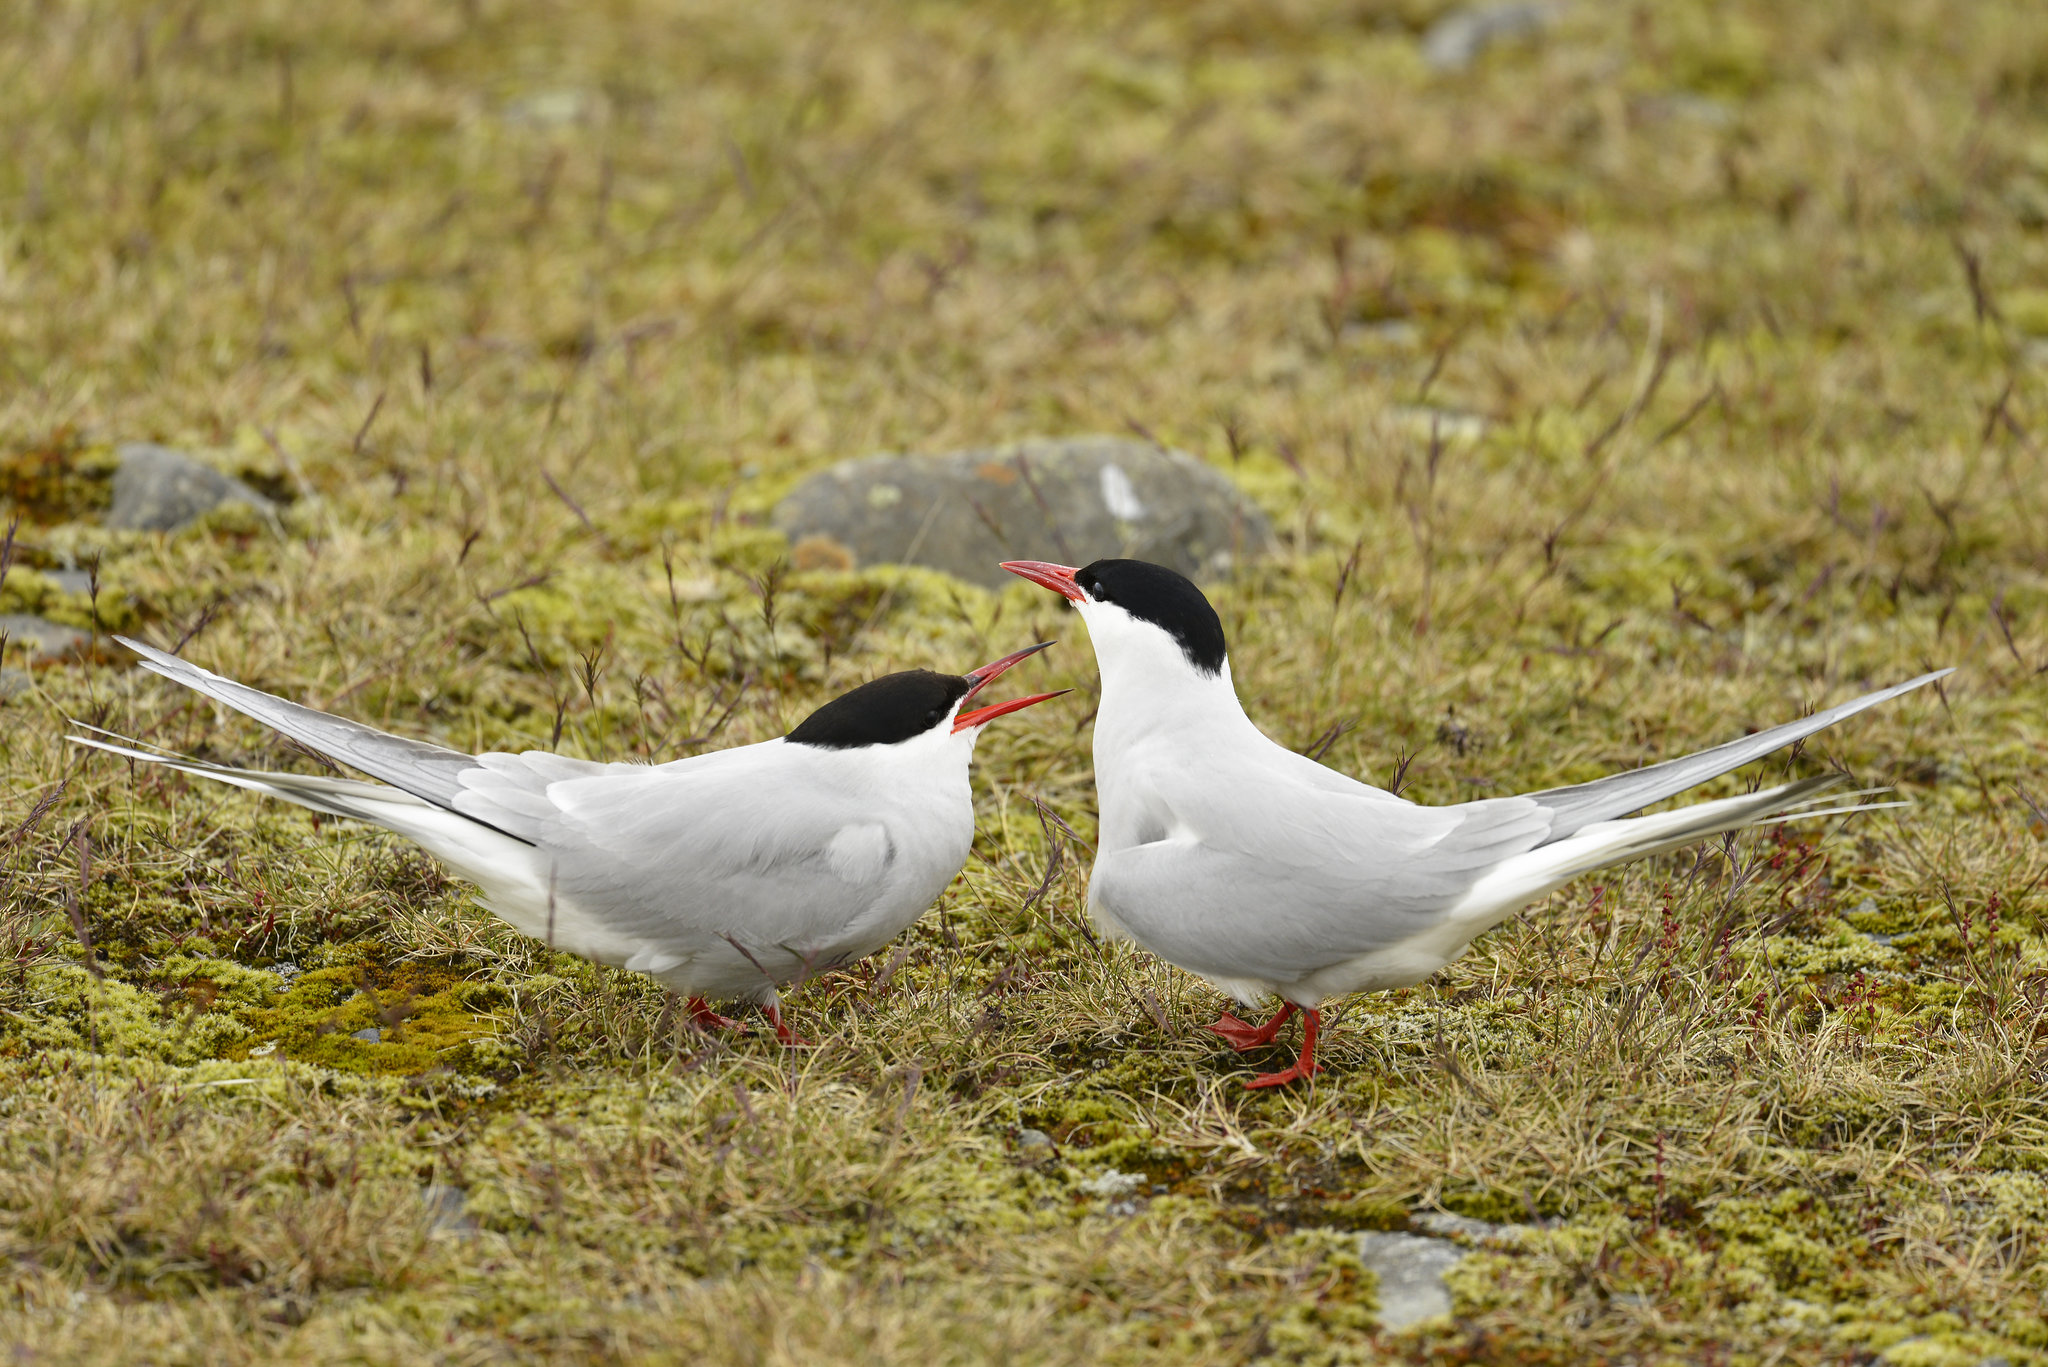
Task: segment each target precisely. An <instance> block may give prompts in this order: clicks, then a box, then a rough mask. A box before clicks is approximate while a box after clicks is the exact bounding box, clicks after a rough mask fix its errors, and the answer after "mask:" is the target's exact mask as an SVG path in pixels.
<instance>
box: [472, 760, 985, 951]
mask: <svg viewBox="0 0 2048 1367" xmlns="http://www.w3.org/2000/svg"><path fill="white" fill-rule="evenodd" d="M482 758H483V760H484V761H485V765H486V768H485V770H484V772H483V773H482V774H478V775H469V776H465V792H464V794H463V796H462V797H461V798H459V799H458V803H457V810H459V811H461V812H463V813H464V814H465V815H474V816H477V817H478V818H479V819H482V820H486V821H489V822H491V823H492V824H494V825H495V824H499V823H504V824H505V825H508V826H510V827H511V828H513V829H515V830H518V831H520V832H522V833H525V834H528V835H529V836H530V838H532V839H533V840H534V841H535V843H536V844H537V845H538V846H539V848H540V852H541V856H542V857H543V858H544V859H546V860H548V861H549V862H550V867H551V869H552V871H553V872H552V876H553V879H554V887H555V889H556V891H557V892H558V894H559V896H560V898H561V901H562V903H563V905H564V907H565V908H568V907H573V908H574V912H575V914H576V915H578V916H581V917H585V918H588V919H590V920H592V921H594V922H595V923H597V924H598V925H600V926H601V927H602V928H603V930H604V931H605V932H606V933H607V934H610V935H613V936H616V937H622V938H625V939H630V940H633V941H636V942H639V943H644V944H647V945H650V946H662V947H667V948H666V949H665V951H664V953H666V954H669V955H671V956H672V957H673V961H676V962H680V961H681V960H682V959H683V958H687V957H691V956H693V955H696V954H699V953H701V952H702V946H703V945H705V944H707V943H709V944H712V945H713V947H714V948H715V949H718V950H720V951H721V952H723V950H724V948H725V947H726V946H730V945H737V946H744V950H743V951H742V952H744V953H745V954H747V955H748V956H750V957H752V958H754V959H755V960H757V961H758V962H759V963H760V964H761V965H762V966H763V967H764V968H766V969H769V970H773V972H774V973H775V974H778V975H780V976H782V977H784V978H787V977H789V976H793V975H794V973H795V971H797V970H799V969H801V968H802V967H803V964H804V962H805V961H806V960H807V959H808V958H809V957H810V956H812V955H813V953H814V952H823V951H821V947H824V949H825V950H829V948H830V947H831V946H836V945H841V944H844V943H846V942H848V941H849V938H850V939H852V940H858V939H859V938H860V937H861V935H862V933H863V927H864V925H865V924H866V923H867V920H868V919H869V918H871V917H874V918H883V919H886V914H887V913H888V911H889V910H890V909H892V908H896V907H897V906H898V904H899V903H903V902H915V904H916V905H915V910H918V911H921V910H922V909H923V908H924V906H925V905H927V904H929V902H930V901H931V899H932V898H934V897H936V896H937V895H938V894H939V892H940V891H941V890H942V889H943V887H944V885H945V882H946V881H948V880H950V879H951V878H952V876H953V875H954V874H955V873H958V872H959V869H960V865H961V864H962V863H963V862H965V859H966V856H967V845H968V841H969V840H970V839H971V835H972V812H971V809H968V808H966V807H965V806H964V804H963V809H962V811H961V812H960V813H959V816H960V818H961V821H960V825H961V830H960V832H959V837H960V838H959V840H958V845H959V848H958V850H957V852H954V853H955V855H956V856H957V857H953V858H952V859H951V862H950V866H948V867H944V868H940V867H939V866H940V865H941V864H944V863H945V862H946V860H945V858H944V857H943V856H942V857H941V858H939V859H936V860H933V859H911V860H908V861H906V860H904V859H902V858H900V857H899V855H900V853H901V852H900V851H899V849H898V843H897V840H896V834H897V833H896V832H894V831H892V823H891V822H890V820H889V818H888V815H887V814H886V813H883V812H878V811H876V810H875V805H874V804H873V803H865V804H864V803H862V802H860V801H857V800H855V799H854V798H853V797H852V796H850V795H848V794H846V793H844V792H842V791H839V790H837V789H836V788H835V787H834V786H833V785H831V784H827V783H820V782H818V781H817V779H816V777H815V776H814V775H810V774H808V773H806V772H804V771H803V756H802V754H801V752H798V751H788V752H785V747H782V746H781V744H780V742H775V741H771V742H767V743H764V744H762V745H755V746H746V747H742V748H740V749H736V750H728V751H721V752H719V753H718V754H716V755H706V756H703V757H701V759H702V761H707V762H700V761H697V760H692V761H685V762H683V763H680V764H672V765H663V766H660V767H658V768H649V767H645V766H637V765H610V766H606V767H605V768H604V769H603V770H602V771H601V772H599V773H596V774H591V775H586V776H581V777H569V778H566V779H562V780H557V781H552V782H535V783H531V784H528V785H525V786H523V787H521V786H520V785H518V784H516V783H512V782H503V781H501V780H503V779H506V778H509V777H510V773H511V771H512V769H513V768H514V767H515V766H517V765H519V764H520V763H521V762H523V761H526V760H529V759H531V758H532V757H531V756H509V755H507V756H499V755H487V756H483V757H482ZM906 863H907V864H909V865H913V866H915V867H914V868H907V867H906ZM926 865H929V866H930V867H929V868H926ZM926 875H929V877H927V876H926ZM933 880H936V883H935V885H934V886H931V887H929V889H928V890H927V889H925V887H924V884H925V883H926V882H931V881H933ZM883 938H886V935H884V936H883ZM649 965H651V966H649ZM635 966H636V967H643V969H644V971H648V972H656V973H659V972H662V971H664V961H663V959H662V958H661V956H655V957H650V958H649V959H648V960H647V961H646V964H636V965H635ZM811 966H812V967H814V968H815V967H817V966H818V965H817V963H816V962H812V965H811Z"/></svg>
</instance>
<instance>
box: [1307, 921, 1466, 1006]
mask: <svg viewBox="0 0 2048 1367" xmlns="http://www.w3.org/2000/svg"><path fill="white" fill-rule="evenodd" d="M1472 938H1473V937H1472V936H1471V935H1469V934H1465V933H1463V930H1462V928H1461V927H1458V926H1456V925H1437V926H1432V927H1430V928H1429V929H1428V930H1426V931H1424V932H1422V933H1421V934H1419V935H1411V936H1410V937H1408V938H1407V939H1405V940H1402V941H1400V942H1398V943H1396V944H1391V945H1388V946H1386V947H1385V948H1384V949H1375V950H1372V951H1371V952H1369V953H1365V954H1359V955H1356V956H1354V957H1352V958H1349V959H1345V960H1343V961H1341V962H1339V963H1335V964H1332V965H1330V966H1329V967H1328V968H1323V969H1318V970H1317V971H1316V972H1314V973H1312V974H1310V975H1309V976H1308V977H1306V978H1304V979H1303V980H1302V981H1301V982H1300V983H1298V984H1295V985H1293V986H1291V987H1284V988H1282V989H1281V993H1282V995H1283V996H1286V997H1287V998H1288V999H1289V1000H1290V1001H1299V1002H1300V1003H1301V1004H1302V1005H1304V1006H1313V1005H1315V1004H1316V1003H1317V1002H1319V1001H1322V1000H1324V999H1326V998H1329V997H1337V996H1342V995H1343V994H1345V993H1347V992H1391V991H1393V990H1394V989H1395V988H1397V987H1413V986H1415V984H1417V983H1419V982H1421V981H1422V980H1423V979H1425V978H1427V977H1429V976H1430V975H1431V974H1433V973H1435V972H1436V971H1437V970H1438V969H1440V968H1442V967H1443V966H1444V965H1445V964H1448V963H1450V962H1451V961H1452V960H1454V959H1457V958H1459V957H1460V956H1462V955H1463V954H1464V953H1465V951H1466V950H1467V949H1469V948H1470V947H1471V944H1472Z"/></svg>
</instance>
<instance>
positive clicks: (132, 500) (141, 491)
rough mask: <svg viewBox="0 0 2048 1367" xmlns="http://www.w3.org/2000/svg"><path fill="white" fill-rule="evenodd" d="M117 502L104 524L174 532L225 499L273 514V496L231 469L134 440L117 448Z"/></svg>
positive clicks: (139, 529) (115, 492) (130, 528)
mask: <svg viewBox="0 0 2048 1367" xmlns="http://www.w3.org/2000/svg"><path fill="white" fill-rule="evenodd" d="M115 455H117V456H118V457H119V458H120V461H121V464H120V467H119V468H118V469H116V470H115V471H114V505H113V507H111V508H110V509H108V510H107V517H106V524H107V525H108V526H109V527H119V528H122V529H125V530H128V531H138V532H175V531H178V530H179V529H180V528H183V527H186V526H189V525H191V524H192V523H193V522H194V521H196V520H198V519H199V518H200V517H202V516H204V515H205V514H207V513H210V512H212V511H213V510H214V509H215V508H218V507H219V506H220V505H221V504H223V503H246V504H248V505H249V506H250V507H252V508H254V509H256V510H257V511H258V512H260V513H264V514H266V515H275V513H276V511H277V510H276V508H275V507H273V506H272V504H271V502H270V500H269V499H267V498H265V497H264V496H263V495H261V494H259V493H257V492H256V491H255V490H254V489H251V488H250V487H249V486H248V485H246V484H244V483H242V481H240V480H238V479H236V478H234V477H233V476H231V475H224V474H222V473H221V472H220V471H218V470H216V469H214V468H213V467H212V466H210V465H202V464H200V463H199V462H198V461H196V460H194V459H192V457H190V456H188V455H186V454H185V453H184V452H183V451H177V450H173V449H172V448H170V447H168V446H158V445H155V444H154V443H152V442H146V441H131V442H128V443H126V444H124V445H123V446H121V447H120V448H119V449H118V450H117V451H116V452H115Z"/></svg>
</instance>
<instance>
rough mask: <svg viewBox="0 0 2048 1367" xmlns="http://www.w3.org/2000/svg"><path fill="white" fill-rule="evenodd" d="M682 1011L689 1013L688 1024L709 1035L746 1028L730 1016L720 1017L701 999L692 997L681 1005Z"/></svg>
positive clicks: (709, 1004)
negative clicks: (720, 1031) (714, 1031)
mask: <svg viewBox="0 0 2048 1367" xmlns="http://www.w3.org/2000/svg"><path fill="white" fill-rule="evenodd" d="M683 1009H684V1010H685V1011H687V1012H689V1013H690V1024H692V1025H694V1026H696V1027H697V1028H698V1029H699V1030H702V1031H704V1032H705V1033H706V1034H709V1033H710V1032H711V1031H713V1030H739V1031H744V1030H745V1029H746V1028H747V1027H746V1026H745V1025H744V1024H742V1023H741V1022H739V1021H736V1020H734V1019H733V1018H732V1017H731V1016H721V1015H719V1014H718V1013H717V1012H716V1011H713V1010H712V1009H711V1003H710V1002H707V1001H705V1000H704V999H703V998H702V997H692V998H690V999H689V1000H688V1001H686V1002H684V1003H683Z"/></svg>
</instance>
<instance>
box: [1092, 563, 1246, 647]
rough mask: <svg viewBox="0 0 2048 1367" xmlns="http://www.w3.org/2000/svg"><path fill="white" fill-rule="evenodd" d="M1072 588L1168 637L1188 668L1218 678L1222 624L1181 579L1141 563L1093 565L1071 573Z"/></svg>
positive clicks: (1179, 575)
mask: <svg viewBox="0 0 2048 1367" xmlns="http://www.w3.org/2000/svg"><path fill="white" fill-rule="evenodd" d="M1074 582H1075V583H1076V584H1079V585H1080V586H1081V587H1082V588H1083V589H1086V590H1087V592H1088V596H1089V597H1090V598H1093V599H1094V600H1095V601H1096V602H1098V603H1114V604H1116V605H1117V606H1118V607H1120V608H1122V609H1123V610H1124V611H1125V612H1128V613H1129V614H1131V616H1133V617H1136V618H1138V619H1139V620H1141V621H1146V622H1150V623H1151V624H1152V625H1153V626H1156V627H1158V628H1159V629H1160V630H1161V631H1163V632H1165V633H1166V634H1167V635H1168V636H1171V637H1173V639H1174V640H1175V641H1177V642H1179V643H1180V648H1181V651H1182V653H1184V654H1185V655H1186V656H1187V657H1188V663H1189V664H1191V665H1193V666H1194V667H1195V668H1196V669H1198V670H1200V671H1202V672H1203V673H1204V674H1217V673H1221V672H1222V669H1223V659H1224V655H1225V650H1224V645H1223V620H1222V619H1221V618H1219V617H1218V616H1217V615H1216V609H1214V608H1212V607H1210V606H1209V600H1208V599H1206V598H1204V597H1203V596H1202V591H1201V590H1200V589H1198V588H1196V587H1195V586H1194V584H1192V583H1191V582H1189V580H1188V579H1187V577H1186V576H1185V575H1181V574H1177V573H1175V572H1174V571H1172V570H1170V569H1168V568H1166V566H1164V565H1154V564H1150V563H1148V562H1146V561H1143V560H1098V561H1096V562H1095V563H1094V564H1092V565H1088V566H1084V567H1083V568H1082V569H1081V570H1080V571H1079V572H1078V573H1076V574H1075V575H1074Z"/></svg>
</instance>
